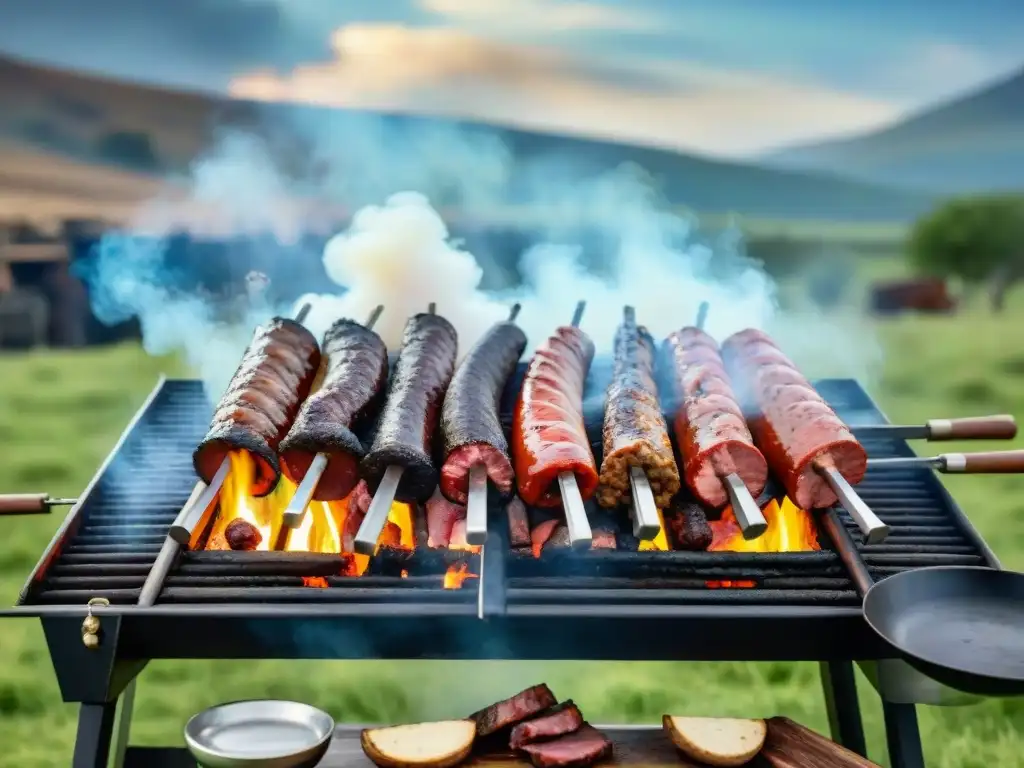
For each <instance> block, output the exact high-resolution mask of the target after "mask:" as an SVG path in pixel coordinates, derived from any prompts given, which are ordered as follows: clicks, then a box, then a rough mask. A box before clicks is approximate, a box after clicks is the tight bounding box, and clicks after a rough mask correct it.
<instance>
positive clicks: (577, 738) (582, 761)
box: [522, 723, 612, 768]
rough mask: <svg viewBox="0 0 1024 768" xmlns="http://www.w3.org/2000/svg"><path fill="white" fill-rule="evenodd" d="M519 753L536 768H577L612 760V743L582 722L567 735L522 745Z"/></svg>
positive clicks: (595, 729)
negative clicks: (577, 728)
mask: <svg viewBox="0 0 1024 768" xmlns="http://www.w3.org/2000/svg"><path fill="white" fill-rule="evenodd" d="M522 750H523V752H525V753H526V754H527V755H528V756H529V758H530V762H531V763H533V764H534V765H535V766H536V768H580V767H581V766H586V765H594V764H595V763H597V762H598V761H600V760H604V759H606V758H608V757H611V754H612V743H611V741H609V740H608V737H607V736H605V735H604V734H603V733H601V732H600V731H599V730H597V728H595V727H594V726H592V725H590V724H589V723H584V724H583V725H582V726H581V727H580V728H579V730H577V731H575V732H574V733H570V734H569V735H568V736H561V737H559V738H557V739H555V740H554V741H543V742H538V743H535V744H524V745H523V747H522Z"/></svg>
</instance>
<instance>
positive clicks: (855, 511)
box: [814, 464, 889, 544]
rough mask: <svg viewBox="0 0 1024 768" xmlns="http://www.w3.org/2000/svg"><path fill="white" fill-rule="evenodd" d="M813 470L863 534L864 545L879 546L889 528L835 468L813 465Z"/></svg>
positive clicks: (886, 535) (887, 533)
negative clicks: (832, 492) (822, 479)
mask: <svg viewBox="0 0 1024 768" xmlns="http://www.w3.org/2000/svg"><path fill="white" fill-rule="evenodd" d="M814 469H815V470H816V471H817V472H818V474H820V475H821V476H822V477H823V478H824V479H825V482H827V483H828V484H829V487H830V488H831V489H832V490H833V491H834V492H835V494H836V496H838V497H839V501H841V502H842V504H843V508H844V509H846V511H847V512H848V513H849V514H850V517H852V518H853V520H854V522H855V523H857V527H858V528H860V531H861V533H862V534H864V542H865V543H866V544H881V543H882V542H883V541H885V540H886V538H888V536H889V526H888V525H886V524H885V523H883V522H882V521H881V519H880V518H879V517H878V515H876V514H875V513H874V512H872V511H871V507H869V506H868V505H867V504H865V503H864V500H863V499H862V498H861V497H860V496H859V495H858V494H857V491H855V490H854V488H853V486H852V485H850V483H849V482H847V480H846V478H845V477H843V476H842V474H841V473H840V472H839V470H838V469H836V468H835V467H827V466H823V465H821V464H815V465H814Z"/></svg>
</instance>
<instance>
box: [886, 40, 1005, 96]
mask: <svg viewBox="0 0 1024 768" xmlns="http://www.w3.org/2000/svg"><path fill="white" fill-rule="evenodd" d="M1019 66H1020V55H1019V53H1017V52H1015V53H1014V54H1012V55H1008V54H1007V53H1006V52H1004V51H1000V50H982V49H979V48H975V47H973V46H969V45H965V44H963V43H958V42H955V41H951V40H925V41H922V42H919V43H916V44H914V45H912V46H908V48H907V49H906V52H905V53H904V54H902V55H901V56H899V57H897V58H896V59H895V60H890V61H886V62H885V67H884V69H881V68H880V69H879V70H878V71H877V72H874V73H872V75H871V78H870V79H871V83H870V84H869V86H868V87H869V89H870V90H871V91H873V92H877V93H884V94H889V95H892V96H893V97H895V98H901V99H904V100H906V101H908V102H912V103H913V104H914V105H915V106H918V105H927V104H930V103H932V102H935V101H939V100H942V99H947V98H950V97H954V96H959V95H960V94H961V93H963V92H965V91H969V90H972V89H974V88H977V87H978V86H980V85H982V84H984V83H987V82H989V81H991V80H992V79H993V78H995V77H998V76H1000V75H1002V74H1004V73H1008V72H1009V71H1011V70H1012V69H1015V68H1018V67H1019Z"/></svg>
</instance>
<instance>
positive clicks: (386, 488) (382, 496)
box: [354, 465, 405, 555]
mask: <svg viewBox="0 0 1024 768" xmlns="http://www.w3.org/2000/svg"><path fill="white" fill-rule="evenodd" d="M404 471H405V468H404V467H399V466H394V465H393V466H390V467H388V468H387V469H386V470H385V471H384V477H383V478H381V481H380V485H378V486H377V492H376V493H375V494H373V500H372V501H371V502H370V508H369V509H368V510H366V517H364V518H363V522H362V523H361V524H360V525H359V530H358V531H357V532H356V538H355V544H354V546H355V550H356V552H357V553H358V554H360V555H372V554H373V553H374V552H375V551H376V550H377V540H378V539H380V532H381V531H383V530H384V524H385V523H386V522H387V521H388V513H389V512H390V511H391V505H392V504H393V503H394V501H395V494H396V493H398V484H399V483H400V482H401V480H402V472H404Z"/></svg>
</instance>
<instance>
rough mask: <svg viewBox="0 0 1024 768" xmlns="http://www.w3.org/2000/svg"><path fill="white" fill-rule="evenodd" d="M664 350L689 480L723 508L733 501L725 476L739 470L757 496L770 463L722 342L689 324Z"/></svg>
mask: <svg viewBox="0 0 1024 768" xmlns="http://www.w3.org/2000/svg"><path fill="white" fill-rule="evenodd" d="M663 350H664V357H663V359H664V361H665V363H666V365H667V367H668V368H669V373H670V378H671V380H672V384H673V389H674V394H675V402H676V404H677V408H676V412H675V419H674V423H673V427H674V430H675V435H676V443H677V444H678V446H679V454H680V456H681V457H682V459H683V474H684V477H685V479H686V485H687V486H688V487H689V488H690V490H691V491H692V492H693V494H694V495H695V496H696V497H697V499H699V500H700V501H701V502H703V503H704V504H707V505H708V506H709V507H712V508H718V507H722V506H724V505H726V504H728V503H729V494H728V491H727V490H726V487H725V484H724V483H723V478H724V477H726V476H727V475H730V474H737V475H739V477H740V479H741V480H742V481H743V484H744V485H746V487H747V490H749V491H750V494H751V495H752V496H753V497H754V498H757V497H758V496H759V495H760V494H761V492H762V491H763V490H764V487H765V485H766V484H767V482H768V463H767V462H766V461H765V458H764V456H763V455H762V454H761V451H760V450H758V448H757V446H756V445H755V444H754V438H753V436H752V435H751V433H750V429H749V428H748V427H747V422H746V419H745V418H744V415H743V410H742V408H741V406H740V403H739V401H738V399H737V397H736V395H735V393H734V392H733V389H732V383H731V381H730V379H729V376H728V374H727V373H726V369H725V363H724V362H723V360H722V357H721V354H720V353H719V349H718V344H717V342H715V340H714V339H713V338H712V337H711V336H709V335H708V334H706V333H704V332H703V331H702V330H700V329H699V328H683V329H682V330H680V331H676V332H675V333H672V334H670V335H669V337H668V338H667V339H666V340H665V344H664V347H663Z"/></svg>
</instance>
